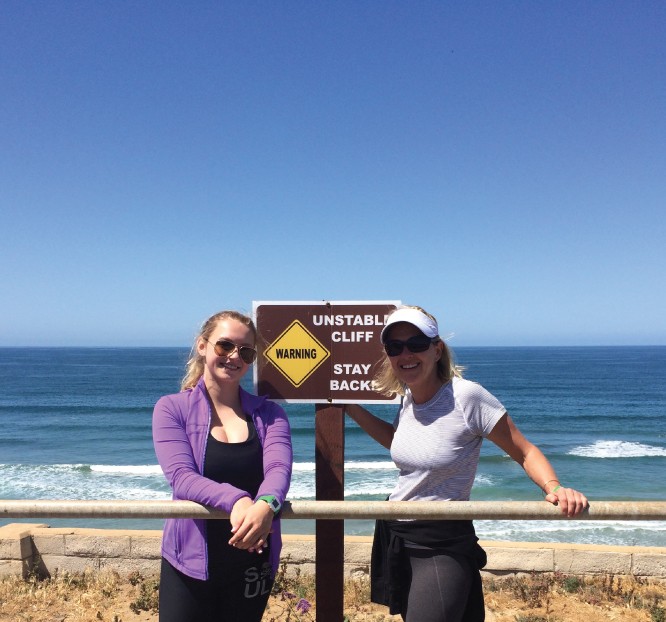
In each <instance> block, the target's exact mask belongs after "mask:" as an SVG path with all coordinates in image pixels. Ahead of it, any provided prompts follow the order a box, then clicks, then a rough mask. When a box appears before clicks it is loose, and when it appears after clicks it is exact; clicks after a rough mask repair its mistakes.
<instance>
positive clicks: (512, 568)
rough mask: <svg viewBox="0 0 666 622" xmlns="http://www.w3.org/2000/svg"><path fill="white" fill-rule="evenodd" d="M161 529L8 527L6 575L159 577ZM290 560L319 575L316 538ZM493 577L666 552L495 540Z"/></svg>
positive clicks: (361, 563) (637, 572)
mask: <svg viewBox="0 0 666 622" xmlns="http://www.w3.org/2000/svg"><path fill="white" fill-rule="evenodd" d="M161 536H162V532H161V531H138V530H136V531H129V530H120V529H118V530H115V529H67V528H51V527H49V526H48V525H45V524H42V523H13V524H10V525H6V526H4V527H0V575H7V574H13V575H16V574H22V575H23V576H25V575H26V574H27V573H28V572H30V571H32V570H35V569H36V570H37V571H38V572H39V573H40V574H42V575H44V576H49V575H53V574H54V573H55V572H56V570H57V571H58V572H59V573H62V572H82V571H84V570H86V569H91V570H95V571H98V570H116V571H118V572H119V573H122V574H129V573H131V572H133V571H139V572H141V573H144V574H151V573H156V572H158V571H159V564H160V540H161ZM284 541H285V542H284V548H283V554H282V559H283V561H287V562H288V563H289V568H290V569H292V570H293V569H296V568H300V569H301V572H303V573H309V572H314V570H315V564H314V559H315V538H314V536H295V535H286V536H284ZM481 545H482V546H483V548H484V549H485V550H486V553H487V554H488V564H487V566H486V567H485V569H484V574H485V575H486V576H491V575H494V576H498V575H505V574H514V573H520V572H556V571H557V572H563V573H565V574H579V575H583V574H614V575H634V576H639V577H652V578H658V579H661V580H666V547H659V548H656V547H635V546H612V547H610V546H600V545H578V544H562V543H553V544H547V543H535V542H489V541H482V542H481ZM371 546H372V539H371V538H369V537H365V536H348V537H347V538H345V569H344V570H345V575H346V576H350V575H358V574H366V573H367V572H368V569H369V564H370V549H371Z"/></svg>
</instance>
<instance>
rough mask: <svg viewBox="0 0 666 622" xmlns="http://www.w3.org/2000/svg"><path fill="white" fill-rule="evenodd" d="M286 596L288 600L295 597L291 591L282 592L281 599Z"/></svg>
mask: <svg viewBox="0 0 666 622" xmlns="http://www.w3.org/2000/svg"><path fill="white" fill-rule="evenodd" d="M286 598H289V599H290V600H291V599H293V598H296V594H294V593H293V592H282V600H285V599H286Z"/></svg>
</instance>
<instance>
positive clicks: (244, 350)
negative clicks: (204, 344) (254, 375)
mask: <svg viewBox="0 0 666 622" xmlns="http://www.w3.org/2000/svg"><path fill="white" fill-rule="evenodd" d="M206 341H208V339H206ZM208 343H209V344H210V345H212V346H213V349H214V350H215V354H217V355H218V356H230V355H231V354H232V353H233V351H234V350H236V349H237V350H238V356H240V357H241V359H243V362H244V363H247V364H248V365H250V364H251V363H253V362H254V359H255V358H257V351H256V350H255V349H254V348H250V346H239V345H238V344H237V343H234V342H233V341H229V340H228V339H220V340H219V341H216V342H215V343H213V342H212V341H208Z"/></svg>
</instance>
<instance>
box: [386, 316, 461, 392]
mask: <svg viewBox="0 0 666 622" xmlns="http://www.w3.org/2000/svg"><path fill="white" fill-rule="evenodd" d="M405 307H407V308H409V309H416V310H417V311H420V312H421V313H423V314H425V315H427V316H428V317H429V318H430V319H432V320H434V321H435V322H437V320H436V319H435V317H434V316H433V315H430V313H428V312H427V311H426V310H425V309H422V308H421V307H417V306H415V305H414V306H412V305H403V307H402V308H405ZM434 341H435V343H438V342H440V341H441V342H442V345H443V349H442V356H440V357H439V360H438V361H437V377H438V378H439V379H440V380H441V381H442V382H443V383H446V382H448V381H449V380H451V379H452V378H453V377H454V376H457V377H458V378H462V372H463V368H462V367H460V366H458V365H456V364H455V361H454V357H453V351H452V350H451V349H450V348H449V346H447V345H446V342H445V341H444V340H443V339H442V338H441V337H439V336H437V337H435V338H434ZM373 388H374V390H375V391H377V392H378V393H381V394H382V395H386V396H391V395H395V394H396V393H397V394H398V395H404V394H405V389H406V386H405V384H404V383H403V382H401V381H400V379H399V378H398V377H397V376H396V375H395V373H394V372H393V367H391V361H390V359H389V357H388V355H387V354H386V352H384V356H383V358H382V360H381V362H380V363H379V368H378V370H377V374H376V375H375V379H374V382H373Z"/></svg>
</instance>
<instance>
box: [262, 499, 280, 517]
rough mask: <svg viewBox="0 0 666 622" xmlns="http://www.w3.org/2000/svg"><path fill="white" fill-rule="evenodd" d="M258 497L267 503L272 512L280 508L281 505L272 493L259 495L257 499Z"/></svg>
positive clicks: (274, 512) (276, 511) (275, 512)
mask: <svg viewBox="0 0 666 622" xmlns="http://www.w3.org/2000/svg"><path fill="white" fill-rule="evenodd" d="M259 499H261V500H262V501H265V502H266V503H268V506H269V507H270V508H271V510H273V514H277V513H278V512H279V511H280V509H281V508H282V505H281V504H280V502H279V501H278V500H277V497H276V496H274V495H261V496H260V497H258V498H257V500H259Z"/></svg>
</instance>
